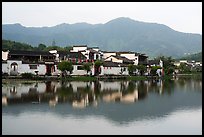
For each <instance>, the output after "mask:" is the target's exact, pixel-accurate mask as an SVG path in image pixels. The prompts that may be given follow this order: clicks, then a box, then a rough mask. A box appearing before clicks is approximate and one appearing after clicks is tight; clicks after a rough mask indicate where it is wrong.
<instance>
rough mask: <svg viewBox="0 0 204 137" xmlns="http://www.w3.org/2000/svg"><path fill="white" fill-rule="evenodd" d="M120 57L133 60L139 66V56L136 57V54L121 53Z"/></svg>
mask: <svg viewBox="0 0 204 137" xmlns="http://www.w3.org/2000/svg"><path fill="white" fill-rule="evenodd" d="M120 56H122V57H126V58H127V59H129V60H133V61H134V65H138V63H139V56H136V55H135V53H121V54H120Z"/></svg>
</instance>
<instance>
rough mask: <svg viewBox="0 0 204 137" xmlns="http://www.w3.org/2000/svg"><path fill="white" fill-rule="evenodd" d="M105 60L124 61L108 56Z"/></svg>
mask: <svg viewBox="0 0 204 137" xmlns="http://www.w3.org/2000/svg"><path fill="white" fill-rule="evenodd" d="M105 61H112V62H117V63H123V60H119V59H117V58H115V57H112V56H111V57H108V58H107V59H105Z"/></svg>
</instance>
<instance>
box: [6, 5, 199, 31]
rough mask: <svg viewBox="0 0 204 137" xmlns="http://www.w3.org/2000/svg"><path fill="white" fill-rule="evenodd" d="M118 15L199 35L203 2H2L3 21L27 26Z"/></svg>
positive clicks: (93, 21) (93, 20)
mask: <svg viewBox="0 0 204 137" xmlns="http://www.w3.org/2000/svg"><path fill="white" fill-rule="evenodd" d="M118 17H129V18H131V19H134V20H137V21H143V22H152V23H160V24H165V25H167V26H169V27H171V28H172V29H174V30H177V31H181V32H188V33H199V34H202V2H153V3H151V2H127V3H125V2H59V3H57V2H49V3H48V2H3V3H2V24H13V23H20V24H22V25H23V26H27V27H41V26H55V25H58V24H61V23H69V24H73V23H77V22H87V23H90V24H97V23H106V22H108V21H110V20H112V19H115V18H118Z"/></svg>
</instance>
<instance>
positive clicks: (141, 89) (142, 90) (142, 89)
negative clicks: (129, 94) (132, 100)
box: [137, 81, 147, 99]
mask: <svg viewBox="0 0 204 137" xmlns="http://www.w3.org/2000/svg"><path fill="white" fill-rule="evenodd" d="M137 89H138V99H144V98H145V97H146V96H147V85H146V84H145V83H144V81H139V84H138V86H137Z"/></svg>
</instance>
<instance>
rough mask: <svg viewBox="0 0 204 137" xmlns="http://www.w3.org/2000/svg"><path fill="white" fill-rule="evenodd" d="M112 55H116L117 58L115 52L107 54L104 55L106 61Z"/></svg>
mask: <svg viewBox="0 0 204 137" xmlns="http://www.w3.org/2000/svg"><path fill="white" fill-rule="evenodd" d="M111 55H114V56H116V53H115V52H107V53H106V52H105V53H103V59H106V58H107V57H110V56H111Z"/></svg>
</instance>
